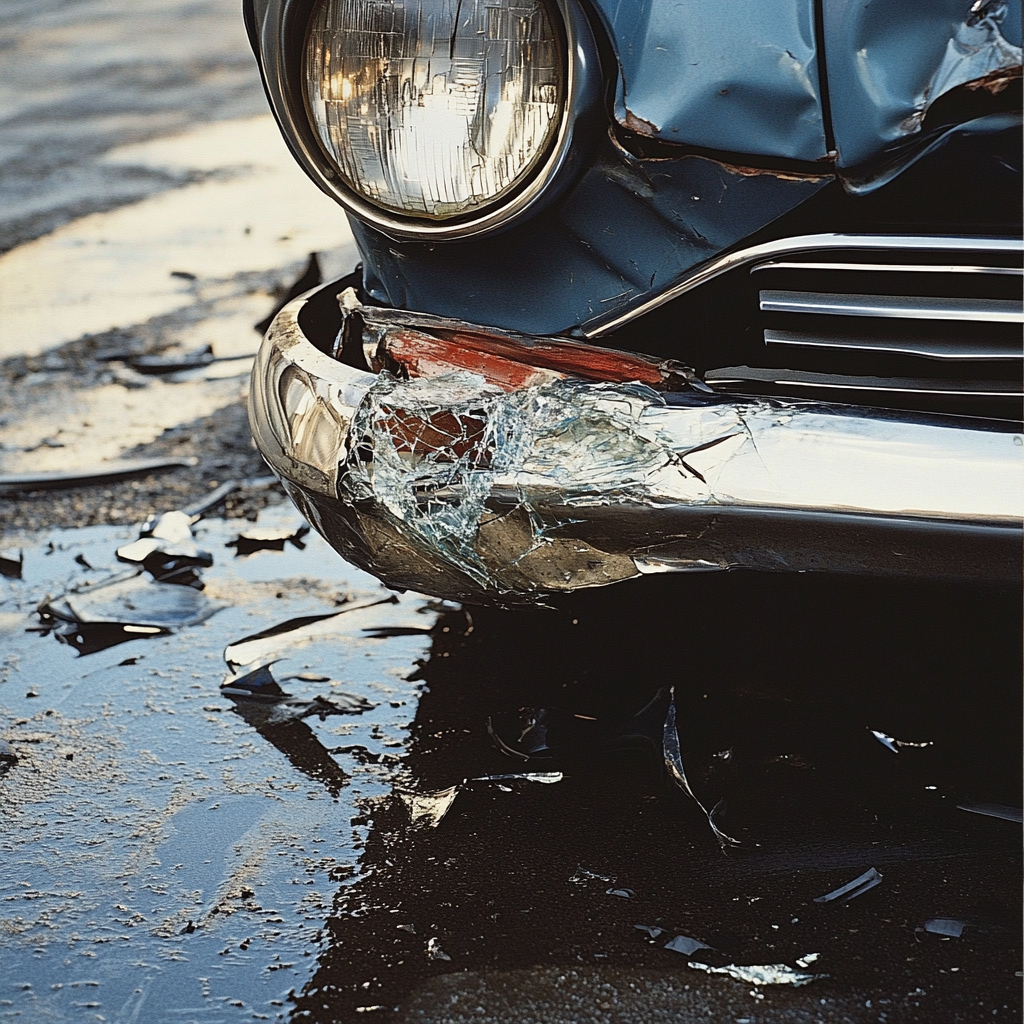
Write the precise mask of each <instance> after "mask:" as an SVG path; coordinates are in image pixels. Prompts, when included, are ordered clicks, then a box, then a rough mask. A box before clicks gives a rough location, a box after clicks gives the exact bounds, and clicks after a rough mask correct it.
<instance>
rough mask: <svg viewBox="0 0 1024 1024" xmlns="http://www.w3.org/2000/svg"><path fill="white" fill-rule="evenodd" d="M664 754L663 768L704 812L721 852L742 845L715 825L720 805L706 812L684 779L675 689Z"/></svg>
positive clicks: (671, 694)
mask: <svg viewBox="0 0 1024 1024" xmlns="http://www.w3.org/2000/svg"><path fill="white" fill-rule="evenodd" d="M664 752H665V767H666V768H667V769H668V773H669V775H670V776H671V778H672V780H673V782H675V784H676V785H677V786H678V787H679V788H680V789H681V790H682V791H683V792H684V793H685V794H686V795H687V796H688V797H689V798H690V799H691V800H692V801H693V802H694V803H695V804H696V805H697V806H698V807H699V808H700V809H701V810H702V811H703V812H704V815H705V817H707V819H708V824H709V825H710V826H711V831H712V832H713V833H714V834H715V838H716V839H717V840H718V843H719V845H720V846H721V847H722V849H723V851H724V850H727V849H728V848H729V847H737V846H740V845H742V844H741V843H740V841H739V840H738V839H733V837H732V836H730V835H727V834H726V833H725V832H723V831H722V829H720V828H719V827H718V825H717V824H715V811H717V810H718V809H719V806H720V805H718V804H716V805H715V806H714V807H712V808H711V810H708V808H707V807H705V806H704V804H702V803H701V801H700V800H699V799H698V797H697V794H696V793H694V791H693V789H692V788H691V786H690V782H689V779H687V777H686V769H685V768H684V767H683V755H682V751H681V750H680V749H679V730H678V729H677V728H676V694H675V687H672V690H671V691H670V695H669V704H668V712H667V713H666V715H665V731H664Z"/></svg>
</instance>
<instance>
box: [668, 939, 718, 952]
mask: <svg viewBox="0 0 1024 1024" xmlns="http://www.w3.org/2000/svg"><path fill="white" fill-rule="evenodd" d="M711 948H712V947H711V946H709V945H708V944H707V943H706V942H701V941H700V940H699V939H691V938H690V936H689V935H677V936H676V937H675V938H674V939H670V940H669V941H668V942H666V943H665V945H664V946H663V947H662V949H670V950H672V952H673V953H682V954H683V955H684V956H690V955H691V954H693V953H696V952H697V950H698V949H711Z"/></svg>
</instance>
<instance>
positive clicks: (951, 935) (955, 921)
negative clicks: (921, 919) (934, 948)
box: [923, 917, 967, 939]
mask: <svg viewBox="0 0 1024 1024" xmlns="http://www.w3.org/2000/svg"><path fill="white" fill-rule="evenodd" d="M966 927H967V922H966V921H961V920H960V919H959V918H955V917H933V918H931V919H930V920H928V921H925V923H924V925H923V928H924V930H925V931H926V932H931V934H932V935H942V936H944V937H945V938H948V939H959V938H960V937H961V936H962V935H963V933H964V929H965V928H966Z"/></svg>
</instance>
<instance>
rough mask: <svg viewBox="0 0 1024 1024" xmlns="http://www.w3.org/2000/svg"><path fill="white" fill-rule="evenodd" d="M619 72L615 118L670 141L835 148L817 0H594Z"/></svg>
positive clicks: (730, 147)
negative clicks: (827, 128) (826, 119)
mask: <svg viewBox="0 0 1024 1024" xmlns="http://www.w3.org/2000/svg"><path fill="white" fill-rule="evenodd" d="M595 6H596V7H597V8H598V9H599V10H600V11H601V13H602V14H603V15H604V17H605V18H606V20H607V24H608V26H609V32H610V34H611V37H612V40H613V43H614V45H615V47H616V50H617V52H618V58H619V62H620V68H621V74H620V77H619V82H618V88H617V92H616V99H615V116H616V118H617V120H618V121H620V122H621V123H622V124H624V125H626V126H627V127H631V128H634V129H636V130H638V131H641V132H642V133H643V134H650V135H656V136H658V137H659V138H662V139H666V140H669V141H672V142H680V143H685V144H687V145H691V146H701V147H704V148H708V149H720V150H726V151H731V152H736V153H750V154H752V155H753V154H756V155H760V156H770V157H785V158H788V159H793V160H818V159H820V158H821V157H823V156H824V155H825V153H826V151H827V147H826V145H825V132H824V127H823V123H822V113H821V99H820V96H819V90H818V66H817V54H816V47H815V40H814V4H813V2H812V0H731V2H730V3H729V4H725V5H723V4H720V3H713V2H710V0H685V2H679V0H595Z"/></svg>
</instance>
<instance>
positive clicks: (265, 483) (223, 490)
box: [181, 476, 279, 522]
mask: <svg viewBox="0 0 1024 1024" xmlns="http://www.w3.org/2000/svg"><path fill="white" fill-rule="evenodd" d="M278 483H279V481H278V479H277V477H276V476H252V477H247V478H246V479H244V480H226V481H225V482H224V483H222V484H221V485H220V486H219V487H215V488H214V489H213V490H212V491H210V493H209V494H207V495H205V496H204V497H202V498H200V499H199V500H198V501H196V502H193V503H192V504H191V505H186V506H185V507H184V508H183V509H182V510H181V511H182V512H184V513H185V515H187V516H191V517H192V520H193V522H194V521H195V520H196V519H198V518H199V517H200V516H201V515H202V514H203V513H204V512H209V511H210V509H211V508H215V507H216V506H217V505H219V504H220V503H221V502H222V501H223V500H224V499H225V498H227V497H228V496H229V495H231V494H234V492H235V491H260V490H264V489H266V488H267V487H274V486H276V485H277V484H278Z"/></svg>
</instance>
